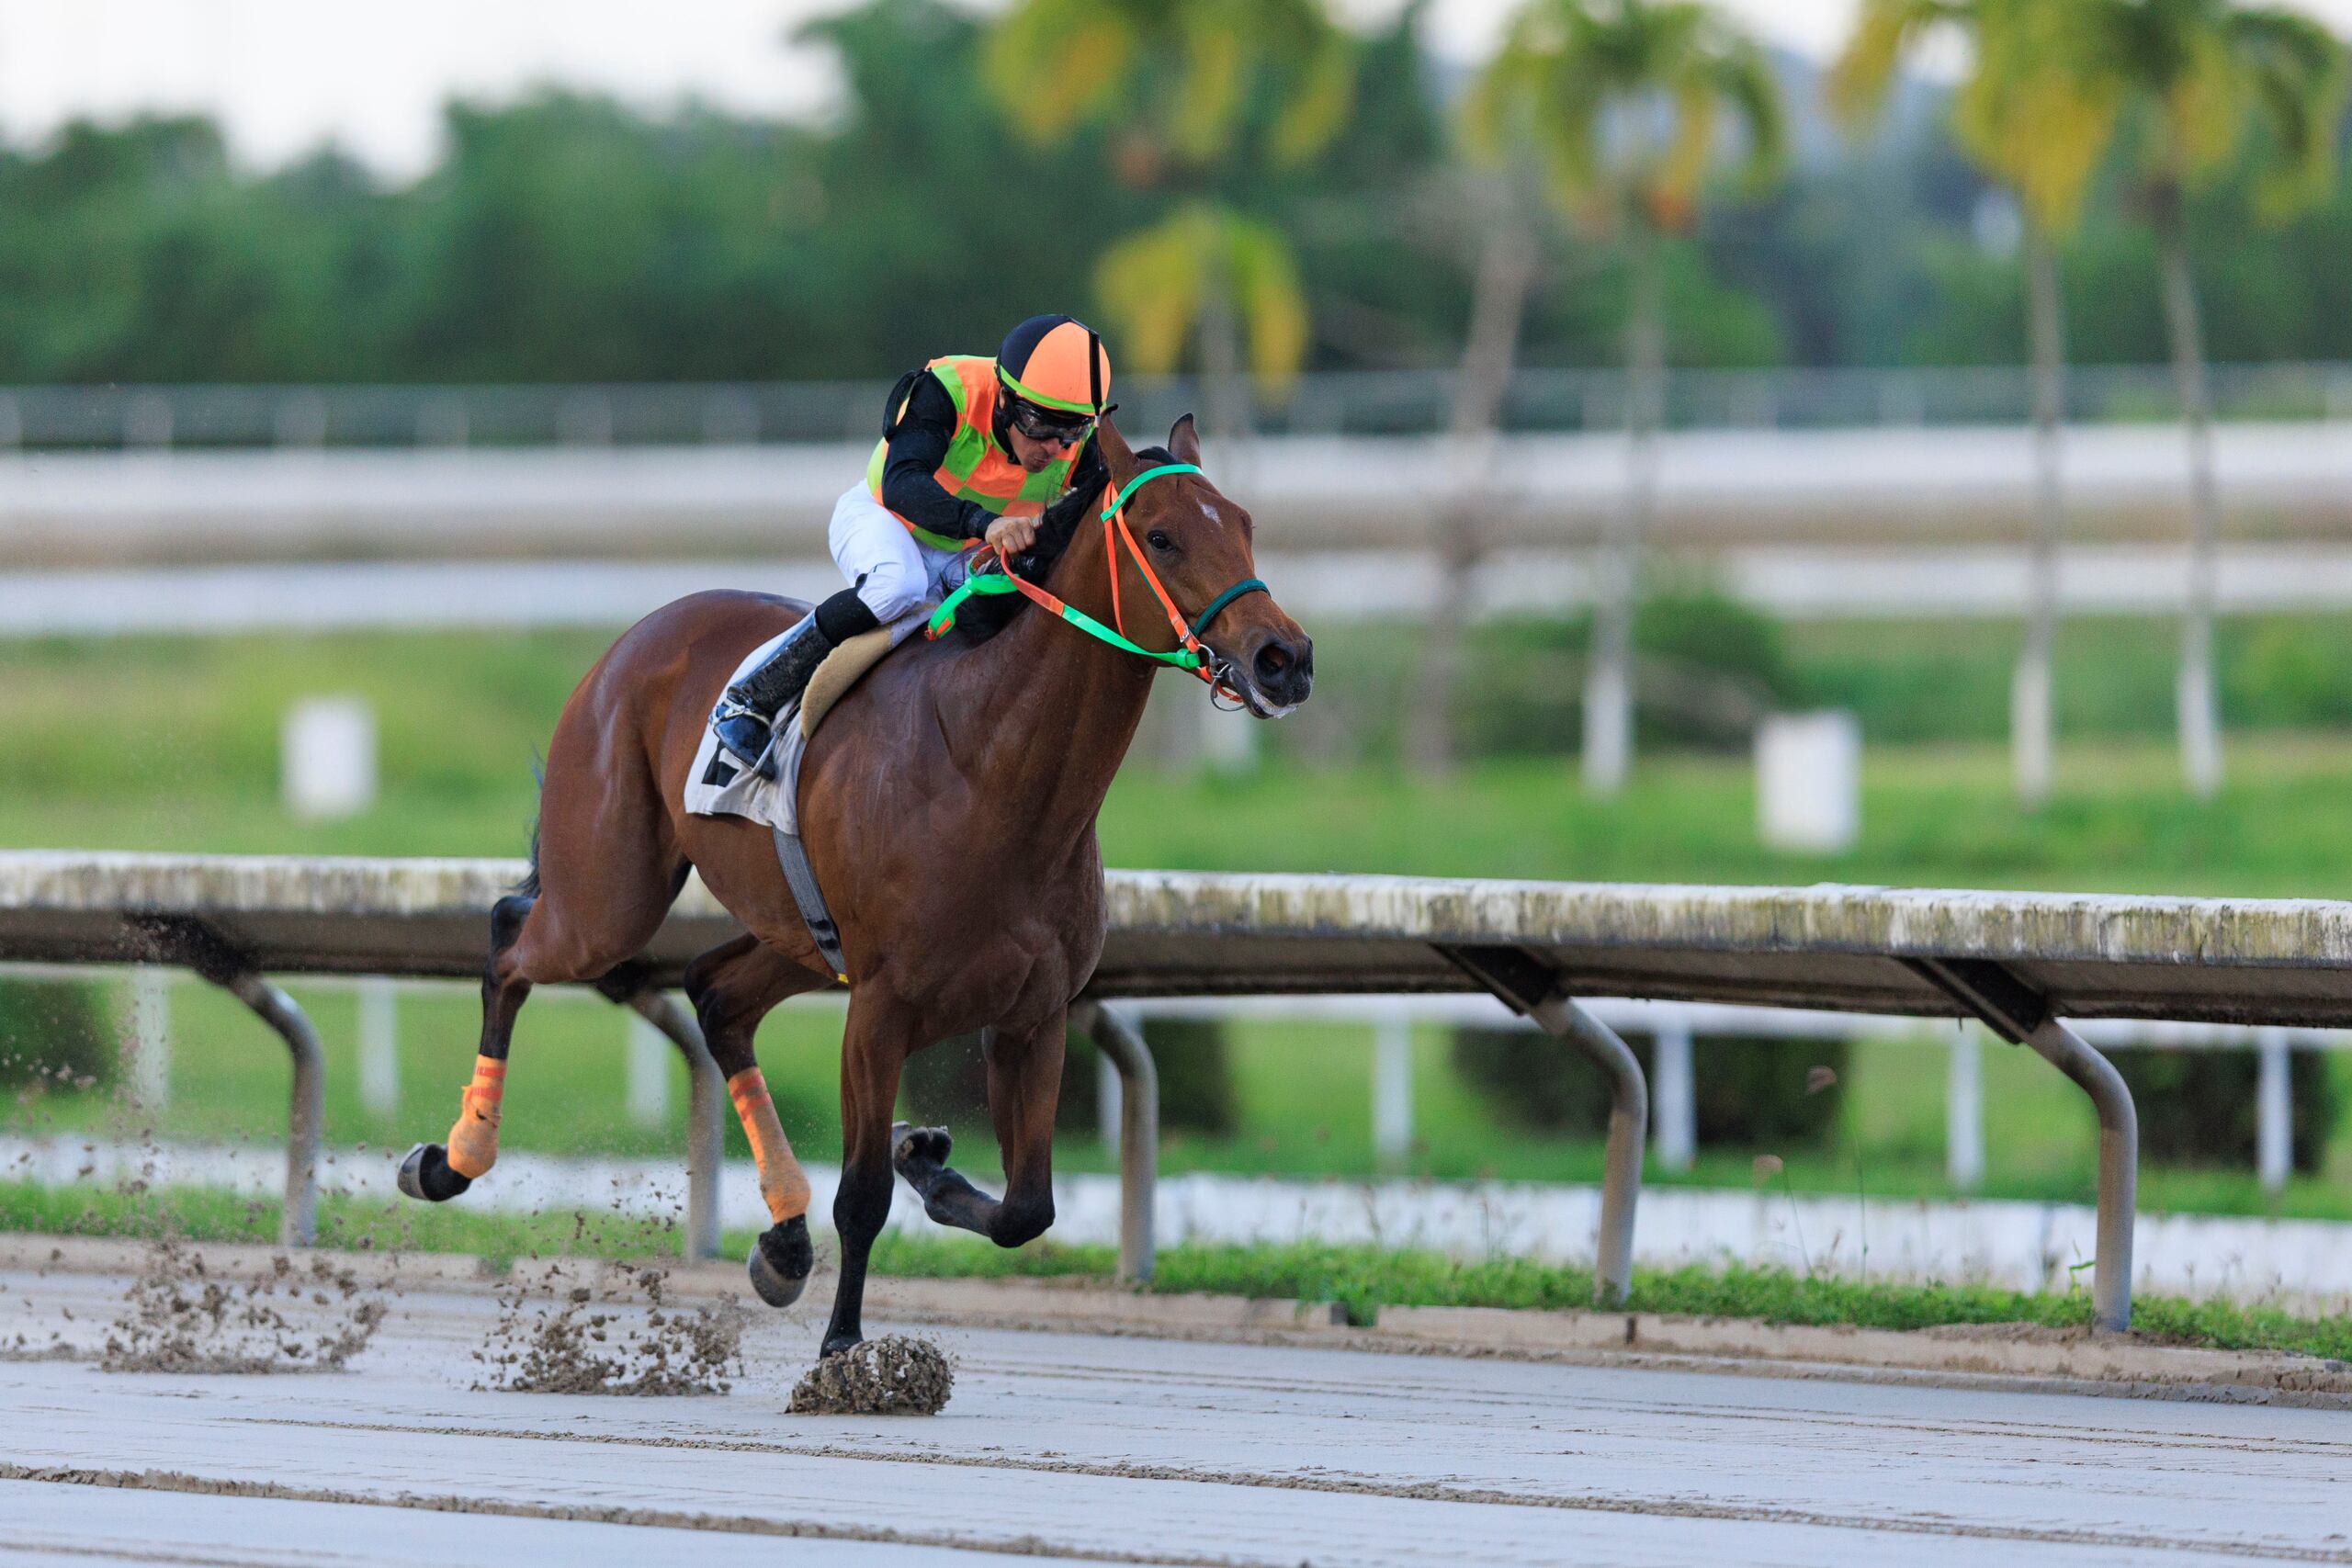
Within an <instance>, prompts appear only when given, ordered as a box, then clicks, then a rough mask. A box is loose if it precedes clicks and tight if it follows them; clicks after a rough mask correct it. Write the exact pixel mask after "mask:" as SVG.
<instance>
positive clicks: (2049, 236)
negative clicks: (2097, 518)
mask: <svg viewBox="0 0 2352 1568" xmlns="http://www.w3.org/2000/svg"><path fill="white" fill-rule="evenodd" d="M1954 28H1956V29H1958V30H1960V31H1961V32H1962V33H1963V34H1964V35H1965V36H1966V38H1967V40H1968V43H1969V46H1970V47H1969V52H1970V68H1969V73H1968V75H1967V77H1966V79H1965V80H1964V81H1962V84H1961V85H1960V87H1959V89H1958V91H1957V92H1956V93H1955V94H1954V95H1953V99H1952V124H1953V129H1954V130H1955V131H1956V132H1957V134H1958V136H1959V139H1960V144H1961V146H1962V149H1963V150H1964V151H1965V152H1967V154H1968V155H1969V157H1970V158H1971V159H1973V161H1974V162H1975V164H1976V165H1977V167H1979V168H1980V169H1982V170H1984V171H1985V173H1986V174H1988V175H1991V176H1992V177H1993V178H1994V179H1996V180H1997V181H1999V182H2000V183H2001V184H2002V185H2003V186H2006V187H2007V189H2008V190H2009V192H2010V193H2011V194H2012V195H2013V196H2014V197H2016V198H2017V201H2018V208H2019V209H2020V210H2021V212H2022V213H2023V215H2024V228H2025V236H2024V244H2023V247H2022V249H2023V252H2024V260H2025V276H2026V300H2027V310H2026V320H2027V336H2028V339H2029V341H2030V358H2031V361H2032V365H2033V370H2032V378H2033V427H2034V527H2033V553H2032V558H2031V561H2030V571H2029V574H2028V581H2029V582H2030V589H2029V591H2028V596H2027V611H2026V632H2025V647H2024V649H2022V650H2021V651H2020V653H2019V654H2018V667H2017V672H2016V676H2015V678H2014V679H2013V681H2012V682H2011V683H2010V688H2009V747H2010V761H2011V764H2012V769H2013V772H2014V773H2015V776H2016V780H2017V789H2018V795H2019V796H2020V797H2021V798H2023V799H2024V801H2025V802H2026V804H2027V805H2029V806H2039V805H2041V803H2042V802H2043V801H2044V800H2045V799H2047V798H2048V797H2049V794H2050V780H2051V757H2052V716H2051V711H2052V704H2051V678H2050V666H2051V654H2052V647H2053V645H2054V644H2055V642H2056V640H2057V633H2058V540H2059V536H2060V534H2061V532H2062V531H2063V529H2064V522H2065V506H2064V499H2063V496H2062V493H2061V489H2060V450H2059V444H2060V427H2061V423H2062V421H2063V420H2064V410H2065V398H2066V394H2065V359H2066V350H2065V310H2064V300H2063V299H2062V297H2061V295H2060V291H2059V286H2058V252H2057V246H2058V243H2060V242H2061V241H2063V240H2064V238H2065V237H2066V236H2067V235H2068V234H2069V233H2071V232H2072V231H2073V230H2074V228H2075V224H2076V222H2078V221H2079V220H2080V219H2081V216H2082V209H2083V197H2084V193H2085V191H2086V188H2087V187H2088V186H2089V184H2090V178H2091V175H2092V173H2093V171H2094V170H2095V169H2096V168H2097V167H2098V162H2099V159H2100V158H2101V156H2102V155H2103V154H2104V152H2105V151H2106V149H2107V145H2108V142H2109V138H2110V136H2111V135H2112V133H2113V130H2114V123H2115V112H2114V107H2113V104H2112V102H2111V101H2110V100H2111V96H2110V95H2106V94H2101V93H2098V92H2096V91H2089V90H2086V86H2085V83H2086V72H2087V71H2088V70H2089V69H2090V68H2091V65H2092V62H2091V60H2090V58H2089V56H2088V55H2087V54H2086V51H2088V50H2090V49H2091V48H2092V47H2093V46H2094V44H2095V40H2096V35H2095V34H2094V33H2093V32H2091V31H2090V30H2089V29H2088V28H2086V27H2085V25H2084V21H2083V13H2082V10H2081V8H2080V6H2078V5H2077V4H2076V0H1864V4H1863V6H1862V14H1861V17H1860V21H1859V22H1858V24H1857V25H1856V27H1855V29H1854V35H1853V37H1852V38H1851V39H1849V41H1848V43H1847V45H1846V49H1845V51H1844V52H1843V53H1842V54H1841V55H1840V56H1839V57H1838V62H1837V63H1836V65H1835V66H1833V67H1832V69H1831V71H1830V74H1829V79H1828V81H1827V83H1826V88H1827V92H1828V96H1829V101H1830V105H1831V107H1832V108H1833V109H1835V110H1836V111H1837V112H1838V115H1839V117H1840V118H1844V119H1845V120H1846V121H1847V122H1848V123H1849V125H1856V126H1860V125H1861V124H1863V123H1866V122H1867V121H1870V120H1871V119H1874V118H1877V115H1878V113H1879V111H1880V109H1881V108H1882V107H1883V105H1884V103H1885V99H1886V95H1887V90H1888V88H1889V87H1890V86H1891V85H1893V83H1894V74H1895V71H1896V68H1897V67H1898V66H1899V65H1900V63H1901V62H1902V60H1903V58H1904V56H1905V54H1907V53H1908V52H1910V51H1911V50H1912V49H1913V48H1914V47H1916V46H1917V44H1918V43H1919V42H1920V41H1921V40H1922V39H1924V38H1926V37H1927V36H1928V35H1930V34H1932V33H1935V32H1937V31H1939V30H1941V29H1954Z"/></svg>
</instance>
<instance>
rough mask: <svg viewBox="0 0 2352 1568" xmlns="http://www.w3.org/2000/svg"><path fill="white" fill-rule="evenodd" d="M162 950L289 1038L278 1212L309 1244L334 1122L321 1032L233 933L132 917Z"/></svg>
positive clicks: (282, 1228) (285, 1233)
mask: <svg viewBox="0 0 2352 1568" xmlns="http://www.w3.org/2000/svg"><path fill="white" fill-rule="evenodd" d="M131 925H132V927H133V929H135V930H137V931H140V932H141V933H142V934H143V935H144V936H145V937H146V939H147V942H148V945H149V947H150V949H151V950H152V952H153V954H154V956H155V957H157V958H159V959H162V960H164V962H167V963H173V964H187V966H188V967H189V968H190V969H193V970H194V971H196V973H197V975H198V977H199V978H201V979H204V980H206V981H209V983H211V984H212V985H215V986H218V987H220V988H221V989H222V990H224V991H226V992H228V993H229V994H230V995H231V996H232V997H234V998H237V999H238V1000H239V1001H241V1002H243V1003H244V1004H245V1006H246V1007H248V1008H250V1009H252V1010H253V1011H254V1014H255V1015H256V1016H257V1017H259V1018H260V1019H261V1021H263V1022H264V1023H266V1024H267V1025H269V1027H270V1028H271V1030H272V1031H274V1032H276V1033H277V1037H278V1038H279V1039H280V1040H283V1041H284V1042H285V1043H286V1049H287V1051H288V1054H289V1055H292V1057H293V1058H294V1089H293V1095H292V1103H291V1105H290V1107H289V1109H288V1114H287V1119H286V1201H285V1205H284V1207H283V1208H281V1209H280V1210H279V1211H278V1216H277V1243H278V1245H279V1246H280V1247H308V1246H310V1245H311V1242H313V1241H315V1240H316V1239H317V1238H318V1229H319V1189H318V1173H319V1139H320V1136H321V1134H322V1132H323V1130H324V1126H325V1122H326V1073H325V1063H324V1059H323V1057H322V1054H321V1052H320V1050H319V1032H318V1030H317V1029H315V1028H313V1027H312V1026H311V1021H310V1019H309V1018H308V1017H307V1016H306V1015H305V1014H304V1013H303V1011H302V1010H301V1008H300V1007H299V1006H297V1005H296V1003H295V1001H294V998H291V997H289V996H288V995H287V994H286V993H285V992H284V991H281V990H279V989H278V988H277V987H276V986H273V985H271V984H270V983H269V982H268V981H267V980H266V979H264V978H262V976H261V974H260V972H259V971H258V970H256V969H254V966H253V964H251V963H250V962H248V961H247V960H246V958H245V955H244V954H243V953H241V952H239V951H238V950H237V948H236V947H235V946H234V945H233V944H232V943H231V942H229V941H228V940H227V939H226V938H224V937H222V936H221V935H220V932H218V931H214V930H213V929H212V928H211V927H209V926H208V925H206V924H205V923H204V922H203V921H201V920H191V919H175V918H141V919H133V920H132V921H131Z"/></svg>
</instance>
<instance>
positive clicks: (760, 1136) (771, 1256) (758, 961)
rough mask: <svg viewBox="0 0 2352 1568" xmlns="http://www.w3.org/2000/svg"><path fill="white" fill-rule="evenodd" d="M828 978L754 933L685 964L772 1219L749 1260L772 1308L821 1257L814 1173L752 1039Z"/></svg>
mask: <svg viewBox="0 0 2352 1568" xmlns="http://www.w3.org/2000/svg"><path fill="white" fill-rule="evenodd" d="M824 983H825V977H824V976H821V975H819V974H817V973H815V972H813V971H812V970H810V969H809V968H808V967H807V966H806V965H805V964H797V963H795V962H794V961H793V960H791V959H789V958H786V956H785V955H784V954H783V953H778V952H777V951H776V950H775V949H774V948H772V947H769V946H768V945H766V944H765V943H764V942H761V941H760V940H759V939H758V938H756V937H753V936H752V935H749V934H748V933H747V934H745V935H743V936H740V937H737V938H736V939H735V940H734V941H733V942H729V943H727V944H726V945H725V946H724V947H717V948H713V949H712V950H711V951H710V952H708V953H704V954H703V955H702V956H701V957H699V958H697V959H695V961H694V962H693V963H692V964H688V965H687V966H686V981H685V984H686V998H687V999H688V1000H690V1001H692V1002H693V1003H694V1007H695V1018H696V1019H697V1020H699V1021H700V1022H701V1024H702V1033H703V1040H704V1041H705V1043H707V1044H708V1045H709V1047H710V1055H711V1059H712V1060H713V1061H714V1062H716V1063H718V1071H719V1073H720V1075H721V1076H722V1077H725V1078H726V1080H727V1093H728V1097H729V1099H731V1100H734V1102H735V1114H736V1115H737V1116H739V1117H741V1119H742V1122H743V1135H744V1136H745V1137H746V1138H748V1139H749V1140H750V1141H751V1145H752V1163H753V1164H754V1165H755V1166H757V1167H758V1168H759V1173H760V1197H761V1199H762V1201H764V1202H765V1203H766V1204H767V1210H768V1218H769V1219H770V1220H771V1221H772V1222H773V1223H772V1224H770V1225H769V1226H768V1228H767V1229H766V1230H765V1231H763V1232H762V1233H761V1235H760V1238H759V1241H758V1243H757V1244H756V1245H754V1246H753V1247H752V1257H751V1262H750V1269H751V1275H752V1289H753V1290H754V1291H756V1292H759V1297H760V1299H761V1300H762V1301H763V1302H765V1303H768V1305H770V1306H773V1307H786V1306H790V1305H791V1304H792V1303H794V1302H796V1301H798V1300H799V1299H800V1292H801V1291H802V1290H803V1289H804V1288H805V1287H806V1286H807V1285H808V1283H809V1273H810V1272H811V1271H812V1270H813V1269H815V1267H816V1262H817V1255H816V1249H815V1248H814V1247H812V1246H811V1245H810V1243H809V1178H808V1177H807V1176H806V1175H804V1174H803V1173H802V1171H801V1169H800V1162H799V1160H798V1159H797V1158H795V1157H794V1156H793V1153H792V1144H791V1141H790V1140H789V1139H787V1138H786V1136H785V1135H784V1124H783V1123H782V1122H779V1121H778V1120H777V1119H776V1114H775V1101H774V1100H771V1099H770V1098H769V1097H768V1086H767V1079H766V1078H765V1077H763V1076H762V1075H761V1073H760V1065H759V1061H758V1059H757V1058H756V1057H755V1056H754V1055H753V1054H752V1042H753V1037H754V1036H755V1035H756V1034H757V1032H758V1031H759V1027H760V1020H761V1019H763V1018H764V1017H766V1016H767V1014H768V1011H769V1010H770V1009H772V1008H774V1007H775V1004H776V1003H778V1002H780V1001H782V1000H784V998H786V997H789V996H796V995H797V994H799V993H800V992H802V991H813V990H815V989H816V988H817V987H820V986H821V985H823V984H824Z"/></svg>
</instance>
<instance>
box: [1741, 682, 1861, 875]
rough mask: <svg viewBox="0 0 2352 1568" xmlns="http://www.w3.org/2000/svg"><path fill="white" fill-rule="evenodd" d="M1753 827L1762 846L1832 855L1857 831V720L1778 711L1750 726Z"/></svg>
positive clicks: (1846, 715)
mask: <svg viewBox="0 0 2352 1568" xmlns="http://www.w3.org/2000/svg"><path fill="white" fill-rule="evenodd" d="M1756 819H1757V830H1758V832H1759V833H1760V834H1761V835H1762V836H1763V840H1764V843H1765V846H1766V847H1767V848H1770V849H1775V850H1786V851H1791V852H1796V853H1799V854H1838V853H1841V852H1844V851H1847V850H1850V849H1852V848H1853V847H1854V841H1855V840H1857V839H1859V838H1860V836H1861V831H1862V726H1861V721H1860V719H1858V718H1856V717H1855V716H1853V715H1852V714H1850V713H1846V712H1843V711H1836V710H1833V711H1829V712H1824V713H1807V714H1776V715H1774V716H1771V717H1770V718H1767V719H1766V720H1765V721H1764V722H1763V723H1762V724H1761V725H1759V726H1758V727H1757V730H1756Z"/></svg>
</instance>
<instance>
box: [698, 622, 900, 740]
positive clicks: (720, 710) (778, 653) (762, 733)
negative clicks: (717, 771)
mask: <svg viewBox="0 0 2352 1568" xmlns="http://www.w3.org/2000/svg"><path fill="white" fill-rule="evenodd" d="M880 624H881V623H880V622H878V621H876V619H875V618H874V612H873V611H871V610H869V609H867V608H866V607H865V602H864V601H863V600H861V599H859V598H858V596H857V591H856V590H855V589H854V588H844V589H843V590H842V591H841V592H839V593H836V594H834V595H833V596H832V597H831V598H830V599H828V600H826V601H825V602H824V603H823V604H820V605H818V606H817V608H816V609H815V610H814V611H813V612H812V613H810V614H809V615H807V616H806V617H804V618H803V619H802V620H801V622H800V624H799V625H798V626H795V627H793V628H792V630H791V631H790V632H789V633H788V634H786V637H785V639H784V641H783V642H782V643H781V644H779V645H778V646H777V648H776V650H775V652H774V653H771V654H769V655H768V658H767V662H766V663H764V664H763V665H761V666H760V667H759V668H758V669H756V670H754V671H752V672H751V673H750V674H749V675H746V676H744V677H743V678H742V679H741V681H738V682H735V684H733V685H731V686H729V687H728V688H727V694H726V695H724V696H722V697H720V698H719V699H718V707H717V708H715V709H714V710H712V713H711V716H710V718H711V728H713V729H715V730H717V731H718V743H719V744H720V745H722V746H724V747H725V748H727V750H729V751H731V752H733V753H734V754H735V755H736V756H737V757H739V758H741V760H742V762H743V765H744V766H745V767H747V768H748V767H757V766H758V765H759V763H760V761H761V760H762V759H763V757H764V756H765V754H766V752H767V750H768V742H769V741H770V740H771V739H773V738H774V736H775V716H776V715H777V714H779V713H781V712H782V711H783V710H784V708H785V705H786V704H788V703H790V702H792V701H793V700H794V699H795V698H797V697H798V696H799V695H800V694H801V693H802V692H803V691H805V690H807V689H808V685H809V676H811V675H813V674H815V673H816V672H817V666H818V665H820V664H822V663H823V662H824V661H825V655H827V654H829V653H831V652H832V650H833V649H836V648H838V647H840V646H841V645H842V643H844V642H847V641H848V640H849V639H850V638H851V637H855V636H857V635H858V634H859V633H860V632H868V631H872V630H873V629H874V628H875V627H876V626H879V625H880ZM768 776H770V777H774V776H775V775H774V774H773V773H771V774H769V775H768Z"/></svg>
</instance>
